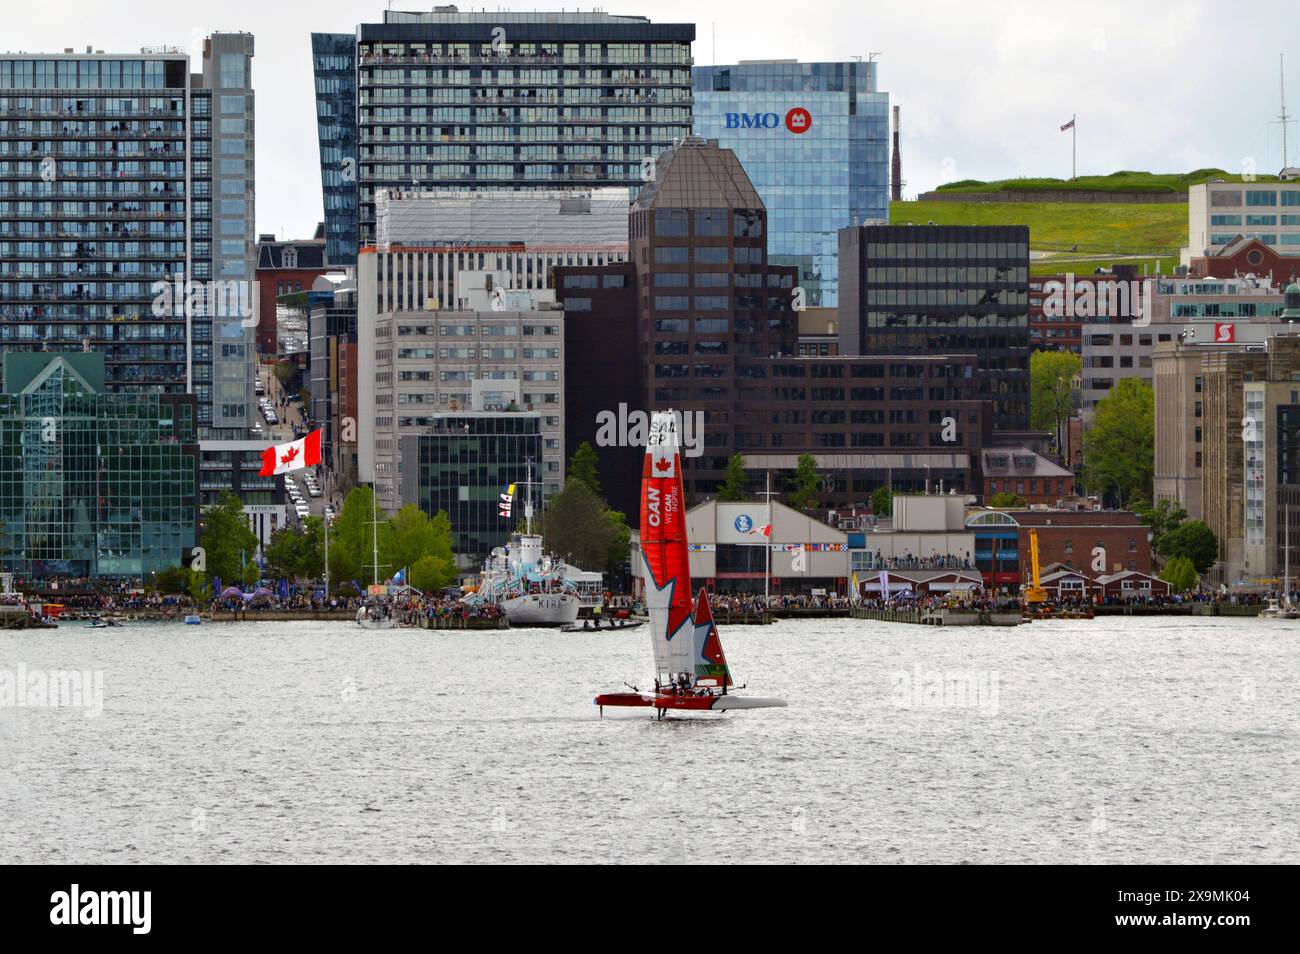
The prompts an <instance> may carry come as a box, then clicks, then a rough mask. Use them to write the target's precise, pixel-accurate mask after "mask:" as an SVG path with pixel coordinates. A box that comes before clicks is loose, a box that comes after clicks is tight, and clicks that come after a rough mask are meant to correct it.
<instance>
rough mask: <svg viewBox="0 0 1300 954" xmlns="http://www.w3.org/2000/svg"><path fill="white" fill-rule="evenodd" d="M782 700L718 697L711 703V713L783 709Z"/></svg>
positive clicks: (730, 696)
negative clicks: (723, 710) (735, 710)
mask: <svg viewBox="0 0 1300 954" xmlns="http://www.w3.org/2000/svg"><path fill="white" fill-rule="evenodd" d="M785 706H786V702H785V700H784V699H772V698H766V699H765V698H763V697H762V696H733V695H725V696H719V697H718V699H717V701H716V702H714V703H713V711H714V712H717V711H718V710H719V709H784V708H785Z"/></svg>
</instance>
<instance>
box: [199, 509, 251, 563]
mask: <svg viewBox="0 0 1300 954" xmlns="http://www.w3.org/2000/svg"><path fill="white" fill-rule="evenodd" d="M257 543H258V541H257V534H255V533H253V531H252V529H250V527H249V526H248V517H247V516H245V515H244V505H243V503H242V502H241V501H240V499H239V497H238V496H237V495H235V494H234V493H231V492H230V491H229V490H226V491H222V494H221V497H220V499H219V500H218V501H217V502H216V503H215V504H212V505H211V506H210V507H208V508H207V509H206V510H205V511H204V512H203V535H202V537H201V538H200V546H202V547H203V552H204V554H205V556H206V560H207V571H208V573H210V574H212V575H213V576H216V577H220V578H221V579H222V580H225V581H227V582H233V581H235V580H243V579H244V577H245V575H246V573H245V572H244V571H245V569H246V567H245V564H246V563H247V561H249V560H251V559H252V556H253V553H254V552H255V551H256V550H257Z"/></svg>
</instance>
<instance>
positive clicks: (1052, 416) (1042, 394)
mask: <svg viewBox="0 0 1300 954" xmlns="http://www.w3.org/2000/svg"><path fill="white" fill-rule="evenodd" d="M1082 370H1083V359H1082V358H1080V357H1079V356H1078V355H1077V354H1075V353H1074V352H1072V351H1035V352H1034V353H1033V354H1031V355H1030V356H1029V427H1030V429H1032V430H1035V431H1051V432H1052V433H1053V434H1055V435H1056V443H1057V451H1058V453H1059V452H1060V444H1061V424H1062V423H1063V422H1064V421H1065V420H1066V419H1067V418H1069V417H1070V415H1071V414H1073V413H1074V379H1075V377H1076V376H1077V375H1078V374H1079V373H1080V372H1081V371H1082Z"/></svg>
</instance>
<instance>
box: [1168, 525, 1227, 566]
mask: <svg viewBox="0 0 1300 954" xmlns="http://www.w3.org/2000/svg"><path fill="white" fill-rule="evenodd" d="M1162 543H1163V545H1164V553H1165V555H1167V556H1168V557H1169V558H1170V560H1174V559H1176V558H1178V557H1186V558H1187V559H1188V560H1190V561H1191V563H1192V566H1193V567H1195V568H1196V572H1197V573H1204V572H1205V571H1206V570H1208V569H1209V568H1210V567H1212V566H1214V563H1215V561H1216V560H1218V559H1219V541H1218V540H1217V539H1215V536H1214V531H1213V530H1211V529H1210V527H1209V524H1207V523H1206V522H1205V521H1204V520H1188V521H1186V522H1185V523H1183V524H1182V525H1181V526H1179V527H1178V529H1177V530H1173V531H1170V532H1169V533H1167V534H1165V536H1164V539H1163V541H1162Z"/></svg>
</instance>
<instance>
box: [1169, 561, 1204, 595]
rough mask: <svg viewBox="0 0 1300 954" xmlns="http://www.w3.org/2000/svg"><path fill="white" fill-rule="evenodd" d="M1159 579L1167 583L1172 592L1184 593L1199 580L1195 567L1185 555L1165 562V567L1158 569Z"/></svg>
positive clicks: (1194, 586)
mask: <svg viewBox="0 0 1300 954" xmlns="http://www.w3.org/2000/svg"><path fill="white" fill-rule="evenodd" d="M1160 579H1162V580H1164V581H1165V582H1166V583H1168V584H1169V589H1170V592H1173V593H1186V592H1187V591H1188V590H1193V589H1195V588H1196V586H1197V584H1198V583H1200V582H1201V578H1200V577H1199V576H1198V575H1197V573H1196V567H1195V566H1193V565H1192V561H1191V560H1189V559H1188V558H1187V557H1185V556H1179V557H1174V558H1173V559H1172V560H1170V561H1169V562H1168V563H1167V564H1165V568H1164V569H1163V570H1161V571H1160Z"/></svg>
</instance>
